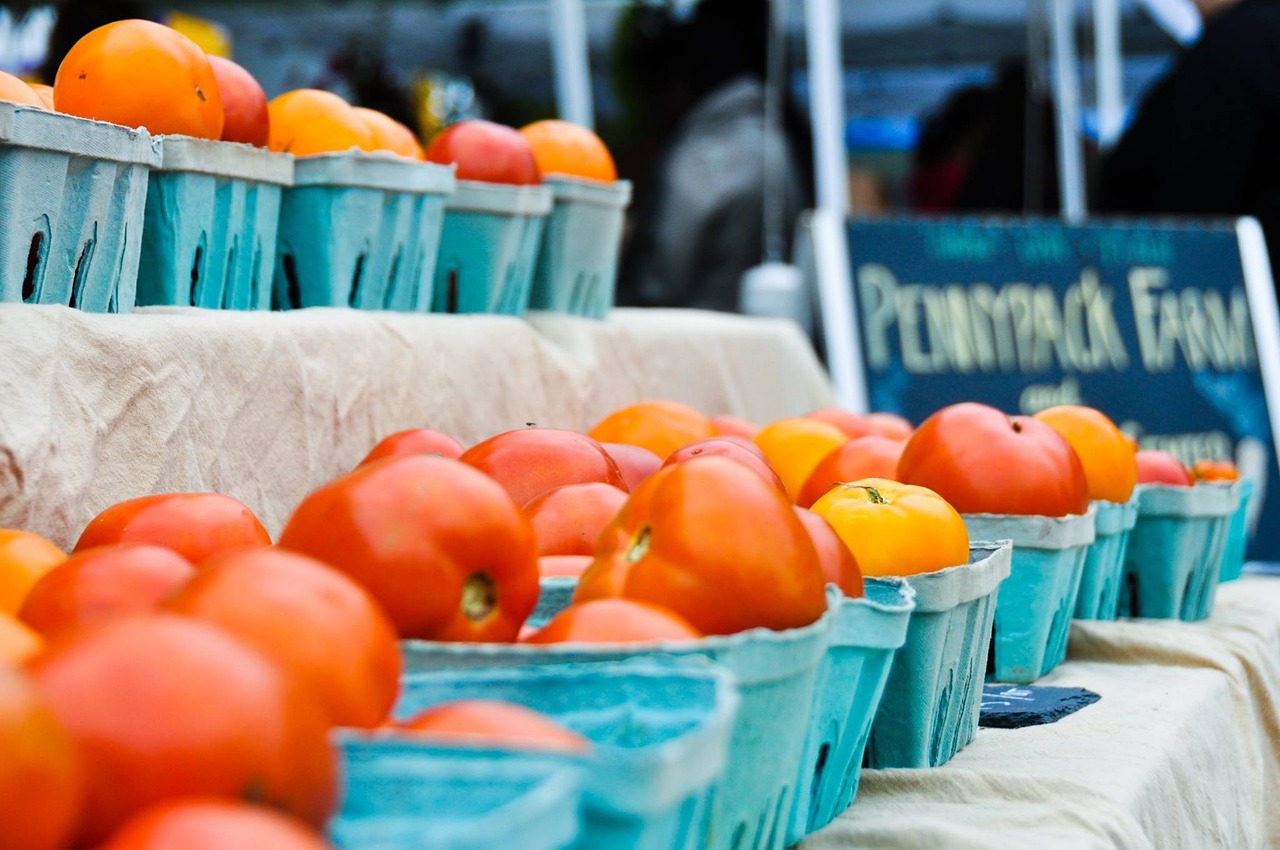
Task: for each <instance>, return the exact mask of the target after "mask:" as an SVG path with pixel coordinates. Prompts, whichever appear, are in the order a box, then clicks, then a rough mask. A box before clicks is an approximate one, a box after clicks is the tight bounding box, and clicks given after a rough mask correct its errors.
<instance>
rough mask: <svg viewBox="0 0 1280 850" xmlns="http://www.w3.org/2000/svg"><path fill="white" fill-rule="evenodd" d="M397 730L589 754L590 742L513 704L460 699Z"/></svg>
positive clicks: (434, 708) (419, 715)
mask: <svg viewBox="0 0 1280 850" xmlns="http://www.w3.org/2000/svg"><path fill="white" fill-rule="evenodd" d="M393 728H395V729H399V730H402V731H405V732H412V733H414V734H415V736H421V737H423V738H434V739H437V740H444V741H449V742H452V743H463V744H479V745H487V746H501V747H504V748H505V747H518V748H523V749H531V750H558V751H562V752H571V753H585V752H588V751H589V750H590V749H591V742H590V741H588V740H587V739H586V738H584V737H582V736H581V735H579V734H578V733H577V732H574V731H573V730H571V729H566V728H565V727H564V726H561V725H560V724H559V723H557V722H556V721H554V720H552V719H551V718H550V717H548V716H546V715H545V714H542V713H541V712H537V711H534V710H533V709H531V708H526V707H525V706H523V705H519V704H517V703H513V702H503V701H501V700H488V699H460V700H455V701H453V702H442V703H440V704H438V705H433V706H432V707H430V708H427V709H424V710H422V711H420V712H418V713H417V714H415V715H414V716H413V717H410V718H409V719H407V720H402V721H400V722H398V723H395V724H393Z"/></svg>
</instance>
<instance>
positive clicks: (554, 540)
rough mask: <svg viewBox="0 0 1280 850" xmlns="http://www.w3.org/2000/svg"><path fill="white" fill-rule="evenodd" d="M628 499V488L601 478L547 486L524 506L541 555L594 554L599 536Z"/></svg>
mask: <svg viewBox="0 0 1280 850" xmlns="http://www.w3.org/2000/svg"><path fill="white" fill-rule="evenodd" d="M626 501H627V494H626V492H625V491H623V490H621V489H620V488H618V487H615V486H613V485H612V484H605V483H604V482H602V481H589V482H585V483H582V484H566V485H564V486H563V487H555V488H552V489H551V490H547V491H546V492H545V493H543V494H541V495H540V496H535V497H534V498H533V500H532V501H530V502H529V503H528V504H527V505H525V506H524V509H523V510H524V515H525V516H527V517H528V518H529V523H530V524H531V525H532V526H533V536H534V537H535V538H537V541H538V555H539V556H542V555H592V554H594V553H595V549H596V538H598V537H599V536H600V532H601V531H603V530H604V527H605V526H606V525H608V524H609V522H610V521H611V520H612V519H613V518H614V517H615V516H617V515H618V511H620V510H622V506H623V504H624V503H625V502H626Z"/></svg>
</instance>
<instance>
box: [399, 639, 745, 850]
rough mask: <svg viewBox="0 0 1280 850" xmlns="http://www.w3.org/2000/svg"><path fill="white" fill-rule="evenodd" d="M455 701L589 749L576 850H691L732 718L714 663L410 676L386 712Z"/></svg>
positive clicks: (734, 697)
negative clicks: (524, 710)
mask: <svg viewBox="0 0 1280 850" xmlns="http://www.w3.org/2000/svg"><path fill="white" fill-rule="evenodd" d="M460 699H496V700H503V701H507V702H514V703H518V704H520V705H524V706H527V707H529V708H532V709H533V710H535V711H538V712H541V713H542V714H544V715H546V716H548V717H550V718H551V719H553V720H555V721H557V722H559V723H560V724H561V725H562V726H565V727H566V728H569V729H572V730H574V731H576V732H579V733H581V734H582V735H583V736H585V737H586V738H587V739H589V740H590V741H591V743H592V752H591V753H590V755H589V756H587V757H586V758H585V760H584V763H585V765H586V768H587V778H586V783H585V786H584V791H583V817H582V833H581V835H580V837H579V840H578V845H577V846H578V847H580V848H582V850H591V848H605V847H607V848H613V849H614V850H700V848H701V846H702V839H703V830H704V828H705V825H706V819H707V816H708V812H709V807H710V800H711V791H712V788H713V786H714V785H715V783H717V782H718V781H719V780H720V778H721V776H722V774H723V772H724V764H725V758H726V756H727V754H728V749H729V735H730V732H731V731H732V729H733V721H734V717H735V716H736V714H737V710H738V690H737V686H736V685H735V684H734V682H733V677H732V676H731V675H730V674H729V673H728V672H727V671H726V670H724V669H723V668H722V667H718V666H716V665H712V664H709V663H707V662H706V661H705V660H704V659H700V658H692V659H690V658H685V659H665V660H662V659H652V660H645V659H636V660H628V661H604V662H593V663H586V664H554V665H532V666H531V665H523V666H518V667H483V668H473V669H469V670H435V671H430V672H418V673H412V674H409V675H407V676H406V677H405V678H404V681H403V688H402V690H401V695H400V700H399V703H398V704H397V706H396V710H395V714H396V716H397V717H399V718H407V717H410V716H412V715H414V714H416V713H417V712H419V711H422V710H423V709H425V708H429V707H431V706H433V705H438V704H440V703H444V702H450V701H453V700H460Z"/></svg>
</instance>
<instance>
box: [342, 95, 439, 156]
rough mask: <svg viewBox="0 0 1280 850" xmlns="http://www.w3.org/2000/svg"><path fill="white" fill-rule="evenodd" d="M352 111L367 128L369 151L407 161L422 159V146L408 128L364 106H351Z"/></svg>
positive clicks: (388, 116)
mask: <svg viewBox="0 0 1280 850" xmlns="http://www.w3.org/2000/svg"><path fill="white" fill-rule="evenodd" d="M352 109H354V110H355V112H356V115H359V116H360V118H361V120H363V121H364V124H365V126H366V127H368V128H369V136H370V144H371V147H370V150H375V151H390V152H391V153H394V154H398V155H399V156H403V157H405V158H407V159H422V145H421V143H419V142H418V137H417V136H415V135H414V134H413V131H412V130H410V129H409V128H408V127H406V126H405V125H403V124H401V123H400V122H399V121H397V120H396V119H394V118H392V117H391V116H390V115H387V114H386V113H385V112H379V111H378V110H376V109H369V108H367V107H364V106H353V107H352Z"/></svg>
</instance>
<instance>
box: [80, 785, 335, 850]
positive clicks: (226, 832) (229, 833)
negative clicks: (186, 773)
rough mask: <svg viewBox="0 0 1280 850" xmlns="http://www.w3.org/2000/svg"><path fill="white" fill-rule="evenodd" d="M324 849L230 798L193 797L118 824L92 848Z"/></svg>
mask: <svg viewBox="0 0 1280 850" xmlns="http://www.w3.org/2000/svg"><path fill="white" fill-rule="evenodd" d="M229 847H244V848H249V847H259V848H264V850H265V848H270V850H329V848H330V845H329V844H328V843H327V842H326V841H325V840H324V839H323V838H322V837H321V836H320V835H319V834H318V833H316V832H314V831H313V830H311V829H310V828H308V827H307V825H306V824H304V823H301V822H300V821H298V820H295V819H294V818H291V817H289V816H287V815H284V814H281V813H280V812H277V811H273V810H272V809H265V808H263V807H262V806H254V805H250V804H249V803H241V802H238V801H235V800H220V799H216V798H213V797H194V798H189V799H184V800H172V801H170V802H166V803H158V804H156V805H154V806H150V807H148V808H146V809H143V810H142V811H141V812H139V813H138V814H136V815H134V816H133V817H132V818H130V819H129V820H128V821H126V822H125V823H124V825H123V826H121V827H120V828H119V829H118V830H116V832H115V834H114V835H112V836H111V838H110V839H108V840H107V842H106V843H105V844H102V845H100V846H99V847H98V850H178V848H181V850H227V848H229Z"/></svg>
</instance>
